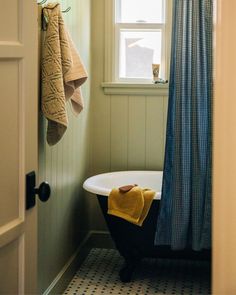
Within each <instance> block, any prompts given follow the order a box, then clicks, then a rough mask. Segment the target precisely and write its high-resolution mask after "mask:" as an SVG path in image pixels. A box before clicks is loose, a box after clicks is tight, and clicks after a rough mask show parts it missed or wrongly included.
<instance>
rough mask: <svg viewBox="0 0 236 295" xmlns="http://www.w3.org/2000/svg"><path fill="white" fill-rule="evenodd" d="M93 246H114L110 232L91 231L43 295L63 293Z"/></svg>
mask: <svg viewBox="0 0 236 295" xmlns="http://www.w3.org/2000/svg"><path fill="white" fill-rule="evenodd" d="M93 247H96V248H114V244H113V241H112V239H111V236H110V233H109V232H107V231H89V233H88V234H87V235H86V236H85V238H84V240H83V241H82V243H81V244H80V246H79V247H78V249H77V250H76V251H75V253H74V254H73V255H72V256H71V257H70V259H69V260H68V261H67V263H66V264H65V265H64V266H63V268H62V269H61V271H60V272H59V273H58V275H57V276H56V277H55V279H54V280H53V281H52V283H51V284H50V286H49V287H48V288H47V289H46V290H45V291H44V293H43V295H49V294H61V293H62V292H63V291H64V290H65V288H66V287H67V285H68V284H69V282H70V281H71V279H72V278H73V276H74V275H75V272H76V271H77V270H78V268H79V266H80V265H81V264H82V262H83V261H84V259H85V258H86V257H87V255H88V253H89V251H90V250H91V249H92V248H93Z"/></svg>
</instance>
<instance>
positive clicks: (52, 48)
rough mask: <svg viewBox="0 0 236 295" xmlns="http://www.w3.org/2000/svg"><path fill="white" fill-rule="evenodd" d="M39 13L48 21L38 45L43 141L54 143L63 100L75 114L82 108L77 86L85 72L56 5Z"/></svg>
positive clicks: (63, 122)
mask: <svg viewBox="0 0 236 295" xmlns="http://www.w3.org/2000/svg"><path fill="white" fill-rule="evenodd" d="M43 14H44V17H45V18H46V19H47V22H48V24H47V31H46V33H45V38H44V44H43V48H42V65H41V83H42V85H41V87H42V111H43V113H44V115H45V117H46V118H47V119H48V129H47V142H48V144H49V145H54V144H56V143H57V142H58V141H59V140H60V139H61V138H62V136H63V134H64V133H65V131H66V129H67V125H68V117H67V112H66V101H67V100H70V101H71V104H72V107H73V110H74V112H75V113H76V114H79V113H80V112H81V110H82V109H83V98H82V94H81V91H80V88H79V87H80V86H81V85H82V84H83V83H84V82H85V81H86V79H87V73H86V70H85V68H84V66H83V64H82V62H81V60H80V56H79V54H78V52H77V51H76V49H75V46H74V44H73V41H72V40H71V38H70V36H69V34H68V32H67V30H66V28H65V25H64V21H63V18H62V13H61V8H60V5H59V4H58V3H50V4H48V5H47V6H45V7H44V8H43Z"/></svg>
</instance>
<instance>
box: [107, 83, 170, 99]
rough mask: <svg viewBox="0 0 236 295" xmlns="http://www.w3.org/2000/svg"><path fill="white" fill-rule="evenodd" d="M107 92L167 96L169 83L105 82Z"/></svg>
mask: <svg viewBox="0 0 236 295" xmlns="http://www.w3.org/2000/svg"><path fill="white" fill-rule="evenodd" d="M101 86H102V88H103V90H104V93H105V94H113V95H140V96H167V95H168V89H169V84H168V83H166V84H152V83H146V84H145V83H142V84H141V83H121V82H103V83H102V84H101Z"/></svg>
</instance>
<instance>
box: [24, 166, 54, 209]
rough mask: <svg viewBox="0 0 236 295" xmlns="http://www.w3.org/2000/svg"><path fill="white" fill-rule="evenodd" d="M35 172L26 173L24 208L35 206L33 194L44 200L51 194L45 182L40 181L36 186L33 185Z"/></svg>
mask: <svg viewBox="0 0 236 295" xmlns="http://www.w3.org/2000/svg"><path fill="white" fill-rule="evenodd" d="M35 181H36V177H35V172H34V171H32V172H30V173H28V174H27V175H26V209H27V210H28V209H30V208H32V207H34V206H35V204H36V201H35V195H38V196H39V199H40V201H42V202H46V201H47V200H48V199H49V197H50V194H51V188H50V185H49V184H48V183H47V182H42V183H41V184H40V186H39V187H38V188H36V187H35V183H36V182H35Z"/></svg>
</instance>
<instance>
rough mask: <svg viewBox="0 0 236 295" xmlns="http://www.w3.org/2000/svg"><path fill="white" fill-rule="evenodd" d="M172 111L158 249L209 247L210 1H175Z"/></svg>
mask: <svg viewBox="0 0 236 295" xmlns="http://www.w3.org/2000/svg"><path fill="white" fill-rule="evenodd" d="M173 5H174V7H173V26H172V28H173V29H172V51H171V66H170V88H169V105H168V119H167V134H166V150H165V163H164V172H163V187H162V200H161V208H160V212H159V216H158V221H157V231H156V236H155V244H156V245H170V246H171V248H172V249H173V250H180V249H184V248H186V247H190V248H192V249H193V250H197V251H198V250H201V249H207V248H210V247H211V139H212V132H211V119H212V18H213V16H212V13H213V12H212V10H213V9H212V0H175V1H173Z"/></svg>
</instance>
